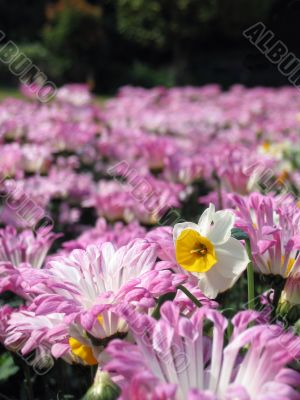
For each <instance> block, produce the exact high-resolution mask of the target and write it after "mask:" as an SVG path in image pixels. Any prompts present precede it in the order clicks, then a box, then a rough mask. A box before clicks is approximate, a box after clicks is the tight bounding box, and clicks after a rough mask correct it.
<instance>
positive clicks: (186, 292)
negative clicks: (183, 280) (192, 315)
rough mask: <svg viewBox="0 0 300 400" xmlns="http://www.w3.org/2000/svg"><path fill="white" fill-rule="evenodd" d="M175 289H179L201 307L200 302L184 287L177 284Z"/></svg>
mask: <svg viewBox="0 0 300 400" xmlns="http://www.w3.org/2000/svg"><path fill="white" fill-rule="evenodd" d="M177 289H179V290H181V291H182V292H183V293H184V294H185V295H186V296H187V297H188V298H189V299H190V300H192V302H193V303H194V304H195V305H196V306H197V307H202V304H201V302H200V301H199V300H198V299H197V298H196V297H195V296H194V295H193V294H192V293H191V292H190V291H189V290H187V288H186V287H184V286H182V285H179V286H177Z"/></svg>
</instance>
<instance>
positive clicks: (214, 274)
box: [198, 268, 239, 299]
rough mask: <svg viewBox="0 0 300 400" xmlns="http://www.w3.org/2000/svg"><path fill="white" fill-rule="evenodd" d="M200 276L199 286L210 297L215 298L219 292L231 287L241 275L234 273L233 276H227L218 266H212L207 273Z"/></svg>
mask: <svg viewBox="0 0 300 400" xmlns="http://www.w3.org/2000/svg"><path fill="white" fill-rule="evenodd" d="M200 275H201V276H200ZM198 278H199V282H198V286H199V288H200V290H201V291H202V292H203V294H204V295H205V296H207V297H208V298H210V299H214V298H216V297H217V295H218V294H219V293H222V292H225V291H226V290H228V289H230V288H231V287H232V286H233V285H234V284H235V282H236V281H237V279H238V278H239V276H238V275H233V276H232V278H225V277H224V276H223V275H221V274H220V273H219V270H218V269H217V268H212V269H210V270H209V271H207V272H206V273H205V274H198Z"/></svg>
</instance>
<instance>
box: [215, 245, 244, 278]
mask: <svg viewBox="0 0 300 400" xmlns="http://www.w3.org/2000/svg"><path fill="white" fill-rule="evenodd" d="M216 256H217V259H218V262H217V264H216V265H214V266H213V267H212V270H213V269H218V272H219V273H220V274H221V275H222V276H224V277H226V278H231V277H232V276H236V275H238V276H239V275H240V274H242V273H243V271H244V270H245V269H246V268H247V265H248V263H249V258H248V255H247V251H246V249H245V247H244V246H243V245H242V243H241V242H239V241H238V240H237V239H235V238H232V237H231V238H229V240H228V241H227V242H226V243H225V244H223V245H221V246H218V247H217V248H216Z"/></svg>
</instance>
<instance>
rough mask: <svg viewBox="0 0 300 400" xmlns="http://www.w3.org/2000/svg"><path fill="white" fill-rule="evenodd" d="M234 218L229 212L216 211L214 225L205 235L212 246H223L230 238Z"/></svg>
mask: <svg viewBox="0 0 300 400" xmlns="http://www.w3.org/2000/svg"><path fill="white" fill-rule="evenodd" d="M234 220H235V217H234V215H233V213H232V212H231V211H218V212H216V213H215V216H214V224H213V225H212V227H211V229H210V231H209V232H208V233H207V237H208V239H209V240H210V241H211V242H212V243H214V244H223V243H225V242H226V241H227V240H228V239H229V238H230V236H231V229H232V228H233V225H234Z"/></svg>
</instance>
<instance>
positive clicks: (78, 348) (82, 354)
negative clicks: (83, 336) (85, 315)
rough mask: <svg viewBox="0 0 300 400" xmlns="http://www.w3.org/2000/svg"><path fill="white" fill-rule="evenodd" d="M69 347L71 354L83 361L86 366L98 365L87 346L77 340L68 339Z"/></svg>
mask: <svg viewBox="0 0 300 400" xmlns="http://www.w3.org/2000/svg"><path fill="white" fill-rule="evenodd" d="M69 345H70V347H71V350H72V353H73V354H75V356H77V357H79V358H81V359H82V360H83V361H85V363H86V364H88V365H96V364H98V361H97V360H96V358H95V357H94V354H93V351H92V349H91V348H90V347H89V346H86V345H84V344H82V343H81V342H79V340H77V339H75V338H73V337H70V339H69Z"/></svg>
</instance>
